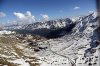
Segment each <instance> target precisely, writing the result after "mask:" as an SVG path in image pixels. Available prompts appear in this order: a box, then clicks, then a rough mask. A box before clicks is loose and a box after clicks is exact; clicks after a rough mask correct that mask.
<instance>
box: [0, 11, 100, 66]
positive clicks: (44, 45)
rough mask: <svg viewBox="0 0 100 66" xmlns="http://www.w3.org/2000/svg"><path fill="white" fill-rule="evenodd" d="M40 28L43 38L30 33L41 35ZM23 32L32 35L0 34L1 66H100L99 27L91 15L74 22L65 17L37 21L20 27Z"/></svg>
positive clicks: (93, 14) (94, 15)
mask: <svg viewBox="0 0 100 66" xmlns="http://www.w3.org/2000/svg"><path fill="white" fill-rule="evenodd" d="M72 24H74V25H72ZM44 28H46V30H47V31H46V33H45V35H46V36H44V35H40V34H31V33H38V32H43V33H44V31H45V30H44V31H42V29H44ZM23 29H25V30H32V32H31V33H28V34H26V33H27V32H28V31H27V32H26V33H25V31H20V32H22V33H20V32H18V33H17V32H16V31H15V32H13V33H12V32H11V33H10V34H7V33H6V34H2V31H1V35H0V61H1V62H0V64H1V66H3V65H8V66H100V63H99V59H100V41H99V25H98V16H97V15H96V13H95V12H94V13H91V14H88V15H85V16H80V17H78V18H77V19H75V20H74V21H73V20H72V19H69V18H67V19H61V20H54V21H48V22H42V23H40V22H39V23H34V24H29V25H24V26H23ZM51 29H52V30H51ZM69 29H70V30H69ZM39 30H40V31H39ZM49 30H50V32H48V31H49ZM33 31H34V32H33ZM36 31H37V32H36ZM53 34H54V35H53ZM50 36H51V37H50ZM52 36H53V37H52ZM54 36H56V37H54ZM48 37H49V38H48Z"/></svg>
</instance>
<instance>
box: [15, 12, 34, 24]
mask: <svg viewBox="0 0 100 66" xmlns="http://www.w3.org/2000/svg"><path fill="white" fill-rule="evenodd" d="M13 14H14V15H15V16H16V17H17V19H18V22H21V23H23V24H24V23H33V22H35V16H33V15H32V13H31V12H30V11H27V12H26V13H20V12H14V13H13Z"/></svg>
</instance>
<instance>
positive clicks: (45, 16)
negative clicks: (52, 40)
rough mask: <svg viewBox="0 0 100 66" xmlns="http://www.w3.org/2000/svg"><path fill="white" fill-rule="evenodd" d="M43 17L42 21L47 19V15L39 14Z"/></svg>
mask: <svg viewBox="0 0 100 66" xmlns="http://www.w3.org/2000/svg"><path fill="white" fill-rule="evenodd" d="M40 15H41V16H42V17H43V21H48V20H49V16H48V15H47V14H40Z"/></svg>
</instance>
